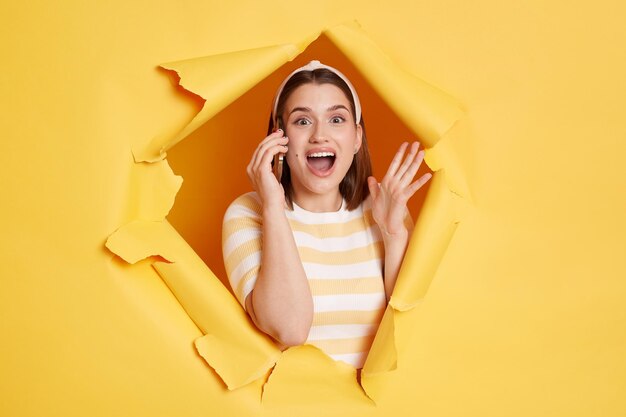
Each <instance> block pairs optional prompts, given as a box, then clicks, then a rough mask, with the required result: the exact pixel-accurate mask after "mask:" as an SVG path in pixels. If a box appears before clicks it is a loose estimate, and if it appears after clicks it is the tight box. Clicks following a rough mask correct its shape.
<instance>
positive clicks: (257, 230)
mask: <svg viewBox="0 0 626 417" xmlns="http://www.w3.org/2000/svg"><path fill="white" fill-rule="evenodd" d="M261 228H262V217H261V204H260V201H259V197H258V195H257V194H256V193H254V192H252V193H247V194H244V195H242V196H240V197H238V198H237V199H236V200H235V201H233V202H232V203H231V205H230V206H229V207H228V209H227V210H226V213H225V214H224V221H223V223H222V255H223V257H224V267H225V269H226V274H227V275H228V281H229V283H230V286H231V288H232V289H233V293H234V294H235V296H236V297H237V300H238V301H239V302H240V303H241V305H242V306H243V307H244V309H245V307H246V306H245V304H246V297H247V296H248V294H250V292H251V291H252V290H253V289H254V285H255V283H256V279H257V276H258V274H259V269H260V267H261V245H262V237H261V230H262V229H261Z"/></svg>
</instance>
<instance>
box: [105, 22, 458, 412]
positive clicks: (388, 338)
mask: <svg viewBox="0 0 626 417" xmlns="http://www.w3.org/2000/svg"><path fill="white" fill-rule="evenodd" d="M324 33H325V34H326V35H327V36H328V38H329V39H330V40H331V41H332V42H333V43H334V44H335V45H336V46H337V47H338V48H339V49H340V50H341V51H342V52H343V53H344V54H345V55H346V56H347V57H348V58H349V59H350V60H351V61H352V63H354V65H355V66H356V68H357V69H358V70H359V71H360V72H361V73H362V74H363V75H364V77H365V78H366V79H367V80H368V81H369V82H370V84H371V85H372V86H373V87H374V89H375V90H376V91H377V93H378V94H379V95H380V96H381V98H382V99H383V100H384V101H385V102H386V103H387V104H388V105H389V106H390V107H391V109H392V110H393V111H394V112H395V113H396V114H397V115H398V116H399V117H400V118H401V119H402V120H403V122H404V123H405V124H406V125H407V126H408V127H409V128H410V129H411V130H413V132H414V133H415V134H416V135H417V136H418V137H420V139H421V141H422V142H423V143H424V144H425V146H426V147H427V148H429V151H428V152H427V162H428V163H429V164H432V166H434V167H436V168H440V169H438V170H437V171H436V172H435V174H434V178H433V179H432V184H431V186H430V191H429V193H428V195H427V197H426V201H425V202H424V205H423V207H422V212H421V214H420V216H419V218H418V219H417V224H416V227H415V231H414V234H413V237H412V239H411V243H410V245H409V248H408V249H407V255H406V257H405V261H404V263H403V266H402V269H401V270H400V274H399V277H398V281H397V284H396V288H395V290H394V294H393V296H392V298H391V301H390V304H389V306H388V308H387V312H386V314H385V316H384V318H383V321H382V322H381V324H380V327H379V332H378V334H377V336H376V338H375V341H374V344H373V346H372V349H371V351H370V354H369V356H368V360H367V362H366V364H365V367H364V369H363V372H362V380H361V383H362V385H363V387H361V386H360V385H359V384H358V383H356V370H355V369H354V368H352V367H351V366H349V365H347V364H343V363H340V362H335V361H333V360H332V359H331V358H329V357H328V356H326V355H325V354H324V353H323V352H321V351H319V350H318V349H317V348H314V347H313V346H301V347H297V348H291V349H288V350H287V351H286V352H284V353H282V356H281V352H280V350H278V348H277V347H276V346H275V345H274V344H273V343H272V342H271V341H270V340H269V338H268V337H267V336H265V335H263V334H262V333H261V332H260V331H258V330H257V329H256V327H255V326H254V325H253V324H252V323H251V322H250V319H249V318H248V316H247V315H246V314H245V312H244V311H243V309H242V308H241V306H240V305H239V304H238V303H237V302H236V300H235V299H234V297H233V296H232V295H231V294H230V293H229V292H228V290H227V289H226V288H225V287H224V286H223V285H222V284H221V282H220V281H219V280H218V279H217V278H216V277H215V275H213V273H212V272H211V271H210V270H209V269H208V267H206V265H205V264H204V262H203V261H202V260H201V259H200V258H199V257H198V256H197V254H195V252H194V251H193V250H192V249H191V248H190V247H189V246H188V245H187V243H186V242H185V241H184V240H183V239H182V237H180V235H178V233H177V232H176V231H175V230H174V229H173V228H172V227H171V225H169V223H168V222H167V221H165V220H164V217H165V216H166V215H167V213H168V212H169V210H170V208H171V206H172V204H173V201H174V197H175V195H176V193H177V192H178V189H179V188H180V181H182V180H181V179H180V177H178V178H179V179H177V180H174V179H172V176H173V173H172V172H171V169H169V166H168V165H167V163H166V161H163V159H164V158H165V156H166V151H167V150H168V149H170V148H171V147H172V146H174V145H175V144H176V143H178V142H179V141H180V140H182V139H183V138H184V137H186V136H188V135H189V134H190V133H191V132H193V131H194V130H195V129H197V128H198V127H199V126H201V125H202V124H203V123H205V122H206V121H208V120H209V119H211V117H213V116H214V115H215V114H216V113H217V112H219V111H221V110H222V109H223V108H225V107H226V106H228V105H229V104H230V103H232V102H233V101H234V100H235V99H237V98H238V97H239V96H241V95H242V94H243V93H245V92H246V91H247V90H249V89H250V88H251V87H253V86H254V85H255V84H257V83H258V82H259V81H261V80H262V79H263V78H265V77H266V76H268V75H269V74H271V73H272V72H274V71H275V70H276V69H277V68H279V67H280V66H281V65H283V64H284V63H285V62H287V61H289V60H292V59H293V58H294V57H295V56H297V55H298V54H299V53H300V52H301V51H303V50H304V48H306V47H307V46H308V44H309V43H311V42H312V40H313V39H306V40H304V41H303V42H300V43H298V44H297V45H293V44H287V45H278V46H270V47H266V48H257V49H252V50H246V51H236V52H232V53H226V54H221V55H214V56H209V57H204V58H196V59H190V60H185V61H179V62H175V63H171V64H164V65H162V67H163V68H165V69H168V70H172V71H175V72H176V73H177V74H178V75H179V77H180V85H181V86H183V87H184V88H185V89H187V90H188V91H189V92H191V93H192V94H196V95H198V96H200V97H202V98H203V99H204V100H205V102H204V105H203V107H202V109H201V110H200V112H199V113H198V114H197V115H196V116H195V117H194V118H193V120H192V121H191V122H190V123H189V124H187V125H186V126H185V127H184V128H183V129H182V130H181V131H180V132H179V133H178V134H176V135H175V136H173V137H162V138H155V139H153V140H152V141H151V142H150V143H149V144H148V145H147V146H136V147H135V148H134V149H133V154H134V156H135V158H136V159H135V160H136V161H137V162H139V161H147V162H153V164H145V163H137V164H136V172H137V173H138V174H137V178H135V179H134V181H135V182H136V183H137V184H138V189H137V193H136V194H133V196H131V204H134V208H133V210H132V212H133V213H135V216H136V217H135V221H133V222H130V223H128V224H126V225H124V226H123V227H121V228H120V229H118V230H116V231H115V232H114V233H113V234H112V235H111V236H110V237H109V239H108V240H107V243H106V246H107V248H109V249H110V250H111V251H112V252H114V253H116V254H118V255H119V256H120V257H122V258H123V259H124V260H126V261H127V262H129V263H134V262H137V261H138V260H141V259H144V258H146V257H148V256H152V255H160V256H162V257H163V258H164V259H166V260H168V261H171V262H174V263H170V264H167V263H163V262H157V263H155V264H153V266H154V268H155V270H156V271H157V272H158V274H159V275H160V276H161V277H162V279H163V280H164V281H165V283H166V284H167V285H168V287H169V288H170V290H171V291H172V292H173V293H174V295H175V296H176V298H177V299H178V300H179V302H180V303H181V305H182V306H183V308H184V309H185V311H186V312H187V314H188V315H189V316H190V318H191V319H192V320H193V321H194V323H196V325H197V326H198V328H199V329H201V331H202V332H203V333H204V334H205V335H204V336H202V337H200V338H198V339H196V341H195V346H196V349H197V350H198V353H199V354H200V355H201V356H202V357H203V358H204V359H205V361H206V362H207V363H208V364H209V366H211V367H212V368H213V369H215V370H216V372H217V374H218V375H219V376H220V377H221V378H222V379H223V380H224V382H225V384H226V385H227V387H228V388H229V389H236V388H238V387H241V386H243V385H246V384H248V383H250V382H252V381H254V380H257V379H259V378H262V377H263V376H264V375H267V374H268V372H271V373H270V376H269V378H268V380H267V382H266V383H265V384H264V385H263V394H262V395H263V397H262V398H263V403H264V404H270V405H271V404H274V405H276V404H296V405H300V404H301V403H300V402H302V401H303V402H305V406H306V403H308V402H310V401H312V400H316V399H317V398H318V397H316V396H311V394H310V390H309V389H308V388H314V391H315V392H317V393H318V394H319V395H322V396H323V397H324V398H325V400H328V401H329V402H331V403H336V404H348V403H350V401H351V399H353V400H355V401H358V402H362V403H364V404H367V405H371V402H370V401H371V399H373V398H376V396H377V395H380V392H381V391H380V389H379V387H380V381H381V376H382V375H384V374H385V373H386V372H389V371H392V370H394V369H396V367H397V361H398V353H397V348H396V335H395V325H394V323H395V317H396V314H400V313H399V312H400V311H405V310H409V309H411V308H413V307H415V306H416V305H417V304H419V303H420V302H421V300H422V299H423V297H424V296H425V294H426V291H427V290H428V287H429V285H430V283H431V282H432V279H433V278H434V275H435V273H436V270H437V267H438V265H439V263H440V261H441V259H442V257H443V256H444V253H445V251H446V248H447V246H448V244H449V242H450V240H451V239H452V236H453V234H454V231H455V229H456V225H457V224H458V222H459V212H460V209H459V207H458V206H459V201H460V200H463V198H465V197H466V196H467V195H468V188H467V187H466V183H465V181H464V175H463V172H462V168H461V167H460V166H459V165H458V160H457V159H456V158H455V156H454V152H453V148H452V146H451V142H450V140H449V138H448V137H447V136H446V137H444V135H446V134H447V133H448V132H449V131H450V130H451V128H452V126H454V125H455V123H456V121H457V120H458V119H459V118H460V117H461V115H462V109H461V107H460V105H459V104H458V103H457V102H456V101H455V100H454V99H452V98H451V97H450V96H448V95H447V94H445V93H443V92H442V91H441V90H439V89H437V88H435V87H433V86H431V85H430V84H427V83H426V82H424V81H422V80H420V79H419V78H417V77H415V76H413V75H412V74H410V73H408V72H407V71H405V70H403V69H401V68H399V67H398V66H397V65H396V64H394V63H393V62H392V61H391V60H390V59H389V57H387V56H386V55H385V54H384V53H383V52H382V51H381V50H380V49H379V48H378V47H377V46H376V45H375V44H374V43H373V42H372V41H371V40H370V39H369V38H368V37H367V35H366V34H365V33H364V32H363V31H362V30H361V29H360V28H359V27H358V25H355V24H349V25H340V26H337V27H334V28H331V29H328V30H325V31H324ZM318 35H319V33H318V34H316V35H315V37H317V36H318ZM442 139H443V140H442ZM154 167H157V168H154ZM168 169H169V171H168ZM174 177H175V176H174ZM161 178H165V179H166V180H165V181H162V180H161ZM161 184H165V185H164V186H162V185H161ZM144 187H145V188H144ZM161 187H162V188H161ZM135 197H137V198H136V200H135ZM149 220H152V221H149ZM235 353H236V355H235ZM274 366H275V368H274V369H273V371H272V367H274ZM302 374H307V384H306V387H304V388H303V390H302V391H298V390H297V389H296V388H294V387H297V384H296V382H297V381H299V380H300V378H299V377H300V375H302ZM309 379H310V380H312V381H313V383H312V385H311V384H309V382H308V380H309ZM301 386H302V384H301ZM329 387H332V388H333V389H332V390H329ZM294 390H295V391H294ZM294 393H295V394H294ZM363 400H365V401H363Z"/></svg>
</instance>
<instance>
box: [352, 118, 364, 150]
mask: <svg viewBox="0 0 626 417" xmlns="http://www.w3.org/2000/svg"><path fill="white" fill-rule="evenodd" d="M362 144H363V126H361V125H360V124H357V125H356V143H355V146H354V153H355V154H356V153H357V152H358V151H359V149H361V145H362Z"/></svg>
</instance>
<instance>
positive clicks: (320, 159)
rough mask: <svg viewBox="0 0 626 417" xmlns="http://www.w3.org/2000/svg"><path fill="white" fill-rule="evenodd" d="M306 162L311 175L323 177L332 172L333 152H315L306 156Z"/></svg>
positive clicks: (333, 163)
mask: <svg viewBox="0 0 626 417" xmlns="http://www.w3.org/2000/svg"><path fill="white" fill-rule="evenodd" d="M306 160H307V164H308V165H309V168H311V170H312V171H313V173H315V174H316V175H320V176H324V175H328V174H330V173H331V172H332V168H333V166H334V165H335V154H334V153H333V152H315V153H312V154H310V155H307V157H306Z"/></svg>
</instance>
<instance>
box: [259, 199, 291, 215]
mask: <svg viewBox="0 0 626 417" xmlns="http://www.w3.org/2000/svg"><path fill="white" fill-rule="evenodd" d="M281 214H282V215H284V214H285V203H284V202H280V203H264V204H263V212H262V215H263V217H266V216H269V217H275V216H278V215H281Z"/></svg>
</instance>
